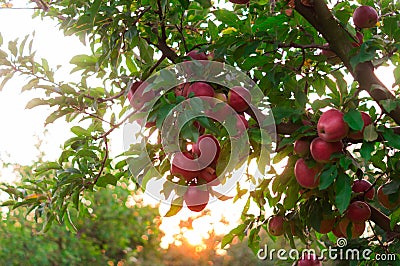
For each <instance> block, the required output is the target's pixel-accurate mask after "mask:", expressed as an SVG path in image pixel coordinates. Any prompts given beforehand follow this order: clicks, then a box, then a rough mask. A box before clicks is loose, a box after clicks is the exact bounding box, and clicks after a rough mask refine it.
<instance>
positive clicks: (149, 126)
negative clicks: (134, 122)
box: [145, 121, 156, 128]
mask: <svg viewBox="0 0 400 266" xmlns="http://www.w3.org/2000/svg"><path fill="white" fill-rule="evenodd" d="M155 125H156V121H149V122H147V123H146V125H145V127H146V128H151V127H154V126H155Z"/></svg>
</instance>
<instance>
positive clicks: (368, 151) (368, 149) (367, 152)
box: [360, 142, 375, 162]
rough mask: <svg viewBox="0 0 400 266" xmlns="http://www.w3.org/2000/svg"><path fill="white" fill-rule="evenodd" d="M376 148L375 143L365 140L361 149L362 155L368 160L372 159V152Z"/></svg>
mask: <svg viewBox="0 0 400 266" xmlns="http://www.w3.org/2000/svg"><path fill="white" fill-rule="evenodd" d="M374 150H375V145H374V143H372V142H364V143H363V144H362V146H361V149H360V154H361V157H362V158H363V159H364V160H365V161H366V162H368V161H369V159H371V155H372V152H373V151H374Z"/></svg>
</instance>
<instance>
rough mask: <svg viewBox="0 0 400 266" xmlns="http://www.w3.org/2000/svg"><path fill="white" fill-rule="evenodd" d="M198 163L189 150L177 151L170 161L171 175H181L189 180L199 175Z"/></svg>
mask: <svg viewBox="0 0 400 266" xmlns="http://www.w3.org/2000/svg"><path fill="white" fill-rule="evenodd" d="M198 168H199V167H198V164H197V161H196V160H195V158H194V156H193V154H191V153H190V152H178V153H176V154H175V156H174V157H173V159H172V162H171V171H170V172H171V175H174V176H182V177H183V178H185V179H186V181H188V182H190V181H191V180H192V179H193V178H195V177H197V176H198V175H199V173H200V172H199V171H198Z"/></svg>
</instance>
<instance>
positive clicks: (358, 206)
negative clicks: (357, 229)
mask: <svg viewBox="0 0 400 266" xmlns="http://www.w3.org/2000/svg"><path fill="white" fill-rule="evenodd" d="M346 216H347V218H349V220H350V221H352V222H353V223H361V222H365V221H366V220H368V219H369V218H370V217H371V209H370V207H369V206H368V204H367V203H365V202H363V201H354V202H352V203H351V204H350V205H349V207H347V211H346Z"/></svg>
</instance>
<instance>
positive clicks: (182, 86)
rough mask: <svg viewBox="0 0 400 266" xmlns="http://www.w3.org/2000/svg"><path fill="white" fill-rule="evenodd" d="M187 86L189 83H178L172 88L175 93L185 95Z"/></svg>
mask: <svg viewBox="0 0 400 266" xmlns="http://www.w3.org/2000/svg"><path fill="white" fill-rule="evenodd" d="M189 87H190V83H182V84H179V85H178V86H176V87H175V88H174V92H175V95H176V96H183V97H187V90H188V89H189Z"/></svg>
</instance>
